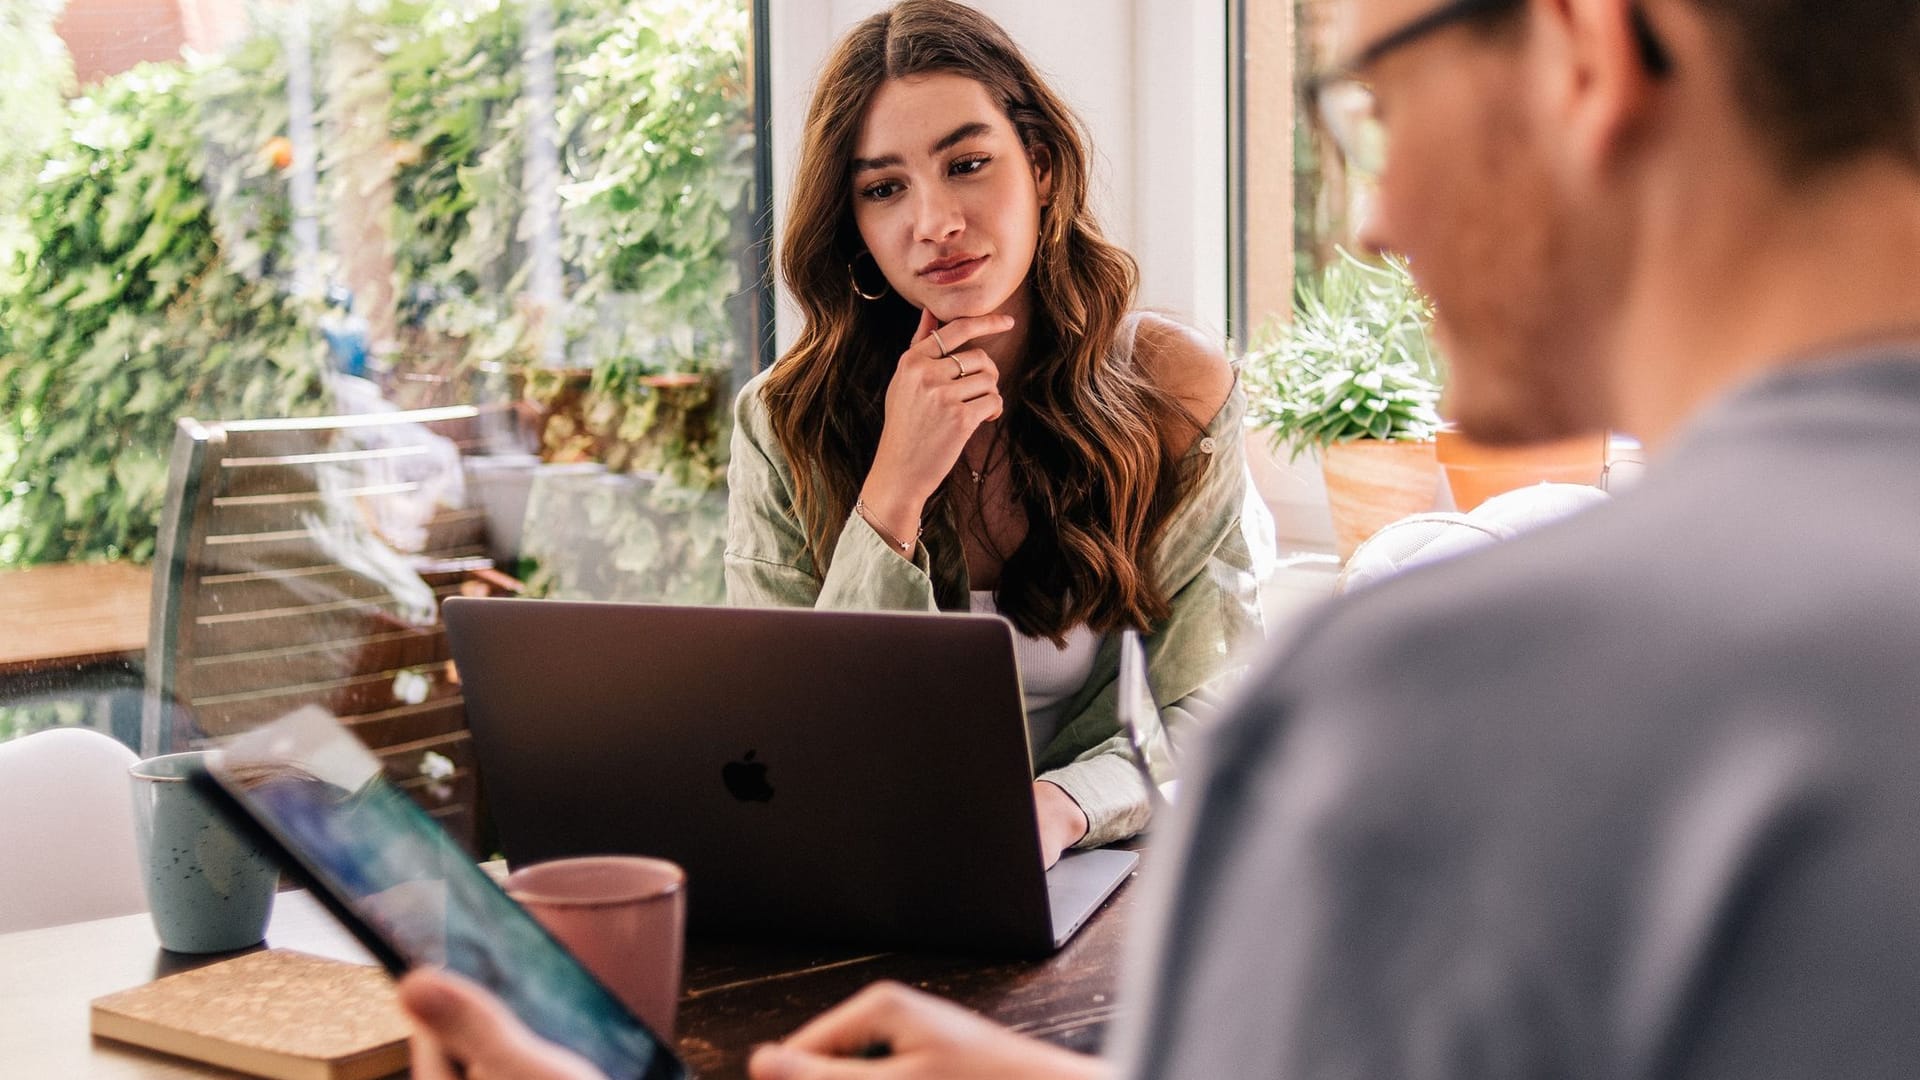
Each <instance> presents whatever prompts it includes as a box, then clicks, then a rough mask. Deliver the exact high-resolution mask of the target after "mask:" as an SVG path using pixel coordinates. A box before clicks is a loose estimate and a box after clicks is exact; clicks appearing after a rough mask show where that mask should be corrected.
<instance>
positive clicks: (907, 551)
mask: <svg viewBox="0 0 1920 1080" xmlns="http://www.w3.org/2000/svg"><path fill="white" fill-rule="evenodd" d="M853 512H854V513H856V514H859V515H860V520H861V521H864V522H866V523H867V527H868V528H870V529H872V530H873V531H874V532H875V533H878V534H879V536H880V539H882V540H885V541H886V542H887V546H888V547H896V548H899V549H900V554H902V555H905V556H906V557H907V558H909V559H911V558H913V546H914V544H918V543H919V542H920V536H921V534H922V533H924V532H926V531H927V530H926V529H925V528H924V527H922V528H918V529H915V530H913V543H907V544H903V543H901V542H900V541H898V540H895V539H894V538H893V534H892V533H890V532H888V531H887V530H885V529H883V528H881V527H880V523H879V522H877V521H875V520H873V511H871V510H868V509H867V501H866V500H865V499H855V500H853Z"/></svg>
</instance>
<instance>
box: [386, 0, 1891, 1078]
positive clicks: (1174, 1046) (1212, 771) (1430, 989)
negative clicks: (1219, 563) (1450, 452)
mask: <svg viewBox="0 0 1920 1080" xmlns="http://www.w3.org/2000/svg"><path fill="white" fill-rule="evenodd" d="M1338 10H1339V11H1340V13H1341V17H1342V19H1343V20H1344V21H1345V28H1346V32H1347V35H1348V37H1347V40H1349V41H1352V42H1356V43H1358V47H1356V48H1355V49H1354V50H1353V51H1352V52H1351V53H1349V54H1348V55H1349V56H1350V57H1351V60H1350V61H1349V62H1347V63H1345V64H1343V65H1341V66H1339V67H1338V68H1336V69H1334V70H1331V71H1328V72H1325V73H1321V74H1319V75H1317V76H1315V77H1314V78H1313V79H1311V80H1310V81H1309V84H1308V87H1307V92H1308V93H1309V94H1310V95H1311V96H1312V98H1313V100H1314V104H1315V106H1316V110H1317V112H1318V114H1319V116H1320V117H1321V119H1322V121H1323V123H1324V124H1325V127H1326V128H1327V134H1328V135H1329V136H1330V138H1331V140H1332V141H1333V142H1334V143H1335V144H1336V145H1337V146H1338V147H1339V148H1340V150H1341V151H1342V152H1343V153H1344V154H1345V155H1346V156H1347V158H1348V165H1349V167H1350V168H1354V169H1358V170H1362V171H1365V172H1367V173H1370V174H1372V176H1373V179H1374V182H1375V191H1374V195H1373V198H1372V200H1371V210H1372V214H1371V218H1370V220H1369V221H1368V222H1367V224H1366V226H1365V228H1364V230H1363V239H1364V241H1365V242H1366V243H1367V245H1368V246H1370V247H1372V248H1374V249H1377V250H1382V251H1397V252H1400V253H1402V254H1404V255H1406V256H1407V257H1408V259H1409V260H1410V263H1411V266H1412V268H1413V273H1414V275H1415V277H1416V278H1417V279H1418V280H1419V282H1420V284H1421V285H1422V286H1423V287H1424V288H1425V289H1426V291H1427V292H1428V293H1429V294H1430V295H1431V297H1432V299H1433V302H1434V306H1435V310H1436V312H1437V333H1438V335H1439V337H1440V340H1441V344H1442V346H1443V347H1444V349H1445V351H1446V353H1447V355H1448V356H1449V359H1450V373H1451V374H1450V386H1449V393H1450V395H1451V407H1452V411H1453V413H1454V415H1455V417H1456V419H1457V421H1458V423H1459V424H1460V425H1461V426H1462V427H1463V428H1465V429H1466V430H1467V431H1468V432H1469V433H1471V434H1474V435H1477V436H1480V437H1482V438H1486V439H1490V440H1494V441H1507V442H1525V441H1530V440H1536V439H1545V438H1551V437H1555V436H1561V435H1567V434H1573V433H1577V432H1582V431H1593V430H1597V429H1602V428H1611V429H1614V430H1621V431H1626V432H1629V433H1632V434H1634V435H1636V436H1638V437H1639V438H1640V439H1641V440H1642V441H1643V442H1644V443H1646V444H1648V445H1649V446H1650V447H1652V448H1653V449H1654V450H1655V453H1656V459H1655V463H1654V466H1653V468H1652V469H1651V470H1650V472H1649V474H1648V476H1647V478H1646V479H1645V480H1644V481H1643V483H1642V484H1641V485H1640V486H1639V487H1638V488H1636V489H1635V490H1634V491H1632V492H1629V493H1628V494H1627V495H1625V496H1624V497H1622V498H1620V499H1618V500H1615V501H1614V502H1613V503H1611V504H1610V505H1607V506H1605V507H1602V508H1600V509H1597V510H1594V511H1591V512H1589V513H1587V514H1585V515H1582V516H1581V517H1579V518H1577V519H1575V520H1572V521H1567V522H1563V523H1560V524H1558V525H1555V526H1551V527H1548V528H1544V529H1542V530H1540V531H1537V532H1535V533H1532V534H1530V535H1528V536H1526V537H1522V538H1520V539H1518V540H1515V541H1513V542H1511V543H1509V544H1506V545H1504V546H1501V547H1499V548H1495V549H1490V550H1488V551H1486V552H1483V553H1480V554H1476V555H1471V556H1466V557H1462V558H1460V559H1458V560H1456V561H1454V562H1451V563H1447V564H1441V565H1436V566H1432V567H1428V568H1424V569H1421V570H1417V571H1413V572H1410V573H1408V574H1406V575H1404V576H1402V577H1400V578H1397V579H1395V580H1393V581H1390V582H1386V583H1383V584H1381V585H1379V586H1377V587H1375V588H1372V589H1369V590H1366V591H1365V592H1363V593H1360V594H1357V595H1354V596H1351V597H1348V598H1346V599H1345V600H1343V601H1342V602H1340V603H1339V604H1337V605H1334V606H1332V607H1330V608H1328V609H1327V610H1325V611H1324V612H1322V613H1321V614H1320V615H1319V616H1318V617H1317V618H1316V619H1315V620H1314V621H1313V622H1312V623H1311V624H1310V625H1309V626H1307V627H1306V628H1305V629H1304V630H1302V631H1301V632H1299V633H1297V634H1296V635H1294V638H1293V644H1292V645H1291V647H1290V648H1289V650H1288V651H1287V652H1286V653H1285V654H1284V655H1280V656H1277V657H1275V658H1274V661H1273V663H1272V664H1271V665H1270V666H1269V668H1268V669H1267V670H1266V671H1265V673H1264V674H1263V675H1261V676H1259V677H1257V678H1256V679H1255V680H1254V684H1253V686H1252V687H1251V689H1250V692H1249V693H1248V694H1247V695H1246V697H1245V698H1244V699H1243V701H1242V702H1241V703H1240V705H1239V706H1238V708H1237V709H1235V710H1234V711H1233V712H1232V713H1231V714H1230V715H1229V716H1228V717H1226V718H1225V719H1223V720H1222V721H1221V722H1220V724H1219V725H1218V726H1217V728H1215V729H1214V730H1213V731H1212V732H1210V733H1209V736H1208V738H1207V739H1205V740H1203V744H1202V745H1201V746H1199V747H1198V748H1197V751H1196V752H1195V753H1194V754H1191V755H1189V757H1188V765H1189V768H1190V771H1189V777H1188V779H1187V780H1186V781H1185V783H1184V787H1185V789H1186V800H1185V802H1184V804H1183V805H1182V806H1181V808H1180V812H1179V813H1178V814H1177V815H1176V816H1175V817H1176V820H1175V823H1174V825H1173V826H1172V827H1171V828H1170V829H1168V828H1163V829H1162V830H1161V832H1160V835H1159V836H1157V837H1156V841H1155V846H1154V850H1153V852H1152V858H1151V862H1150V863H1149V867H1148V870H1147V871H1146V875H1147V876H1148V877H1149V878H1150V879H1151V880H1150V881H1149V882H1147V883H1146V884H1147V885H1148V887H1149V888H1151V889H1153V890H1154V893H1155V896H1154V898H1153V899H1154V903H1153V904H1152V905H1150V907H1151V909H1152V910H1153V911H1155V912H1156V913H1157V914H1155V915H1152V916H1147V917H1144V918H1143V920H1142V922H1141V924H1140V925H1137V926H1135V927H1134V930H1135V931H1137V932H1138V933H1139V934H1140V935H1141V937H1142V941H1143V944H1144V946H1145V947H1144V948H1142V949H1141V950H1139V951H1138V954H1137V955H1136V956H1135V957H1134V959H1135V961H1136V964H1135V977H1134V979H1133V980H1132V981H1131V982H1130V983H1129V985H1128V987H1127V989H1126V995H1125V1004H1126V1007H1127V1008H1128V1010H1129V1012H1128V1014H1127V1016H1126V1017H1125V1019H1124V1020H1123V1021H1122V1022H1120V1023H1118V1024H1116V1025H1115V1030H1114V1041H1115V1042H1116V1043H1117V1044H1118V1045H1117V1047H1116V1049H1117V1054H1116V1057H1117V1059H1118V1065H1117V1072H1118V1073H1119V1074H1120V1075H1125V1076H1142V1077H1203V1078H1209V1080H1214V1078H1236V1077H1283V1078H1293V1077H1299V1078H1329V1077H1405V1078H1448V1080H1451V1078H1461V1080H1465V1078H1469V1077H1471V1078H1477V1080H1486V1078H1499V1077H1574V1076H1585V1075H1594V1076H1603V1077H1622V1078H1629V1077H1649V1078H1650V1077H1684V1078H1712V1080H1720V1078H1727V1080H1733V1078H1739V1080H1752V1078H1756V1077H1759V1078H1766V1077H1786V1076H1793V1077H1807V1076H1836V1077H1842V1076H1843V1077H1849V1078H1860V1077H1895V1076H1900V1077H1906V1076H1912V1075H1915V1074H1916V1073H1920V1022H1916V1017H1920V854H1916V851H1915V842H1916V838H1917V837H1920V715H1916V713H1920V4H1915V3H1914V2H1913V0H1638V2H1635V0H1506V2H1497V0H1455V2H1452V3H1445V4H1441V5H1439V6H1433V5H1432V3H1431V0H1424V2H1423V0H1346V2H1345V3H1343V4H1341V5H1340V6H1339V8H1338ZM1268 137H1280V136H1279V135H1278V134H1277V133H1270V134H1269V135H1268ZM406 1000H407V1002H408V1003H409V1006H410V1007H411V1008H413V1009H414V1010H415V1011H416V1013H417V1014H418V1015H420V1016H421V1017H422V1021H423V1024H424V1026H425V1029H426V1030H428V1031H429V1032H432V1033H434V1035H436V1036H437V1037H438V1038H439V1041H440V1044H441V1045H444V1046H446V1047H448V1048H449V1049H451V1050H452V1052H453V1055H454V1056H455V1057H458V1058H461V1059H462V1060H466V1061H470V1062H472V1063H473V1064H474V1066H475V1074H476V1075H478V1074H479V1072H481V1071H483V1070H484V1069H486V1068H489V1067H491V1068H497V1069H501V1070H510V1071H516V1072H517V1073H518V1074H521V1075H552V1076H559V1075H567V1074H565V1073H563V1072H551V1073H544V1074H543V1073H539V1072H537V1071H534V1070H533V1069H532V1067H531V1066H530V1065H528V1064H527V1060H526V1059H524V1058H523V1057H519V1056H516V1054H518V1053H519V1052H520V1051H522V1050H524V1049H525V1044H524V1042H516V1041H515V1040H516V1039H518V1035H517V1034H516V1033H515V1027H516V1025H514V1024H512V1022H511V1021H510V1020H509V1019H506V1018H503V1017H502V1016H500V1015H498V1014H496V1013H490V1012H489V1011H488V1010H490V1009H493V1008H494V1006H493V1005H492V1003H490V1002H487V1001H485V1000H483V999H479V998H477V997H475V996H474V994H473V993H472V992H471V991H470V990H469V989H468V988H465V987H462V986H460V985H457V984H453V983H450V982H449V981H447V980H445V979H444V978H441V977H437V976H433V975H424V976H418V975H417V976H414V977H412V979H411V980H410V982H409V983H408V985H407V987H406ZM875 1047H882V1048H885V1049H886V1050H888V1051H890V1054H889V1056H886V1057H882V1058H874V1057H872V1056H871V1055H870V1051H872V1049H873V1048H875ZM523 1066H524V1068H523ZM752 1072H753V1075H754V1076H755V1077H756V1078H757V1080H842V1078H845V1080H861V1078H872V1080H909V1078H915V1077H935V1076H939V1077H972V1076H980V1077H986V1076H1036V1077H1037V1076H1061V1077H1066V1076H1101V1075H1109V1074H1110V1069H1109V1067H1108V1066H1106V1065H1103V1064H1101V1063H1099V1062H1096V1061H1093V1060H1092V1059H1086V1058H1080V1057H1076V1056H1074V1055H1071V1054H1067V1053H1065V1052H1063V1051H1060V1050H1057V1049H1054V1048H1051V1047H1047V1046H1045V1045H1043V1044H1041V1043H1037V1042H1033V1041H1030V1040H1026V1039H1023V1038H1020V1037H1017V1036H1014V1035H1012V1034H1010V1033H1007V1032H1005V1031H1003V1030H1001V1029H999V1028H996V1027H994V1026H993V1025H991V1024H989V1023H987V1022H986V1021H984V1020H981V1019H980V1018H978V1017H976V1016H973V1015H972V1014H970V1013H966V1012H964V1011H961V1010H959V1009H957V1008H955V1007H953V1006H950V1005H946V1004H944V1003H941V1002H938V1001H937V1000H935V999H932V998H928V997H926V996H924V995H920V994H917V993H914V992H912V991H908V990H904V989H901V988H898V987H891V988H888V987H882V988H875V989H870V990H869V991H866V992H864V993H862V994H861V995H859V996H857V997H855V998H854V999H852V1000H850V1001H849V1002H847V1003H846V1004H844V1005H842V1006H840V1007H838V1008H837V1009H835V1010H833V1011H831V1012H829V1013H828V1014H826V1015H825V1016H823V1017H821V1018H820V1019H818V1020H816V1021H815V1022H814V1023H812V1024H810V1025H808V1026H807V1027H806V1028H803V1029H802V1030H801V1031H800V1032H798V1033H796V1034H795V1035H794V1036H793V1037H791V1038H790V1039H788V1040H787V1041H786V1042H785V1043H783V1044H781V1045H780V1046H777V1047H771V1048H763V1049H762V1050H761V1051H760V1052H759V1053H758V1054H756V1056H755V1057H754V1059H753V1062H752ZM504 1074H505V1072H504V1071H503V1072H502V1075H504Z"/></svg>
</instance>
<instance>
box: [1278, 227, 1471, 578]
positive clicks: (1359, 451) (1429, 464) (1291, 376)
mask: <svg viewBox="0 0 1920 1080" xmlns="http://www.w3.org/2000/svg"><path fill="white" fill-rule="evenodd" d="M1431 314H1432V313H1431V310H1430V308H1429V307H1428V305H1427V301H1426V299H1425V297H1423V296H1421V295H1420V293H1419V291H1418V290H1417V289H1416V288H1414V285H1413V280H1412V278H1411V276H1409V275H1408V273H1407V269H1406V265H1405V264H1404V263H1402V262H1400V261H1398V260H1393V259H1389V260H1387V261H1386V262H1384V263H1382V264H1374V263H1370V262H1366V261H1364V260H1362V259H1359V258H1357V257H1355V256H1354V255H1353V254H1351V253H1350V252H1347V251H1345V250H1344V249H1341V250H1336V253H1335V258H1334V260H1333V262H1331V263H1329V264H1328V265H1327V266H1326V267H1325V268H1324V269H1323V270H1322V271H1321V272H1320V274H1319V276H1318V277H1317V278H1314V279H1311V280H1308V281H1304V282H1302V283H1301V285H1300V287H1299V289H1298V290H1297V291H1296V294H1295V298H1294V310H1293V320H1292V322H1291V323H1289V324H1287V325H1285V326H1282V327H1278V328H1276V329H1273V330H1270V331H1268V332H1266V333H1263V334H1262V335H1261V337H1260V338H1259V339H1258V340H1257V341H1256V344H1255V346H1254V347H1253V348H1252V349H1250V350H1249V351H1248V353H1247V358H1246V363H1245V365H1244V368H1243V375H1242V377H1243V379H1244V381H1245V385H1246V390H1247V400H1248V409H1249V412H1248V418H1249V422H1250V424H1251V425H1252V426H1253V427H1254V428H1256V429H1259V430H1263V431H1265V432H1267V433H1268V435H1269V437H1270V438H1271V439H1272V441H1273V444H1274V446H1275V448H1276V449H1284V450H1287V451H1288V452H1289V454H1290V456H1291V457H1293V458H1298V457H1299V455H1300V454H1302V453H1304V452H1307V451H1310V450H1311V451H1314V452H1316V453H1318V455H1319V457H1320V460H1321V466H1322V469H1323V471H1324V473H1325V475H1326V481H1327V503H1328V509H1329V511H1330V512H1331V514H1332V517H1333V526H1334V536H1335V540H1336V542H1337V543H1338V545H1339V549H1340V555H1341V557H1342V558H1345V557H1347V556H1348V555H1350V554H1352V552H1353V550H1354V548H1356V547H1358V546H1359V545H1360V542H1361V541H1363V540H1365V539H1366V538H1367V537H1368V536H1371V535H1372V534H1373V533H1374V532H1375V531H1377V530H1378V529H1379V528H1381V527H1382V526H1384V525H1386V524H1387V523H1388V522H1390V521H1393V520H1395V519H1397V518H1401V517H1404V516H1406V515H1407V514H1411V513H1418V512H1420V511H1422V510H1428V509H1431V508H1432V506H1433V501H1434V494H1435V491H1436V489H1437V487H1438V482H1439V477H1438V470H1437V466H1436V464H1435V458H1434V438H1435V435H1436V434H1437V432H1438V431H1439V430H1440V427H1441V419H1440V414H1439V412H1438V405H1439V401H1440V388H1441V380H1442V374H1441V369H1440V364H1439V358H1438V356H1437V354H1436V353H1435V351H1434V349H1433V345H1432V341H1431V339H1430V338H1429V336H1428V333H1427V326H1428V323H1429V321H1430V319H1431Z"/></svg>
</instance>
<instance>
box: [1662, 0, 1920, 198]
mask: <svg viewBox="0 0 1920 1080" xmlns="http://www.w3.org/2000/svg"><path fill="white" fill-rule="evenodd" d="M1693 2H1694V3H1695V4H1697V5H1699V6H1700V7H1701V8H1702V9H1704V10H1705V11H1706V12H1707V13H1708V15H1709V16H1710V17H1711V18H1712V19H1713V20H1714V21H1715V22H1717V23H1718V24H1719V26H1720V28H1721V29H1722V30H1723V31H1724V32H1725V33H1726V35H1727V40H1728V41H1729V42H1730V43H1731V45H1732V47H1733V48H1734V50H1735V53H1736V55H1735V64H1736V67H1735V78H1736V80H1737V83H1736V86H1737V88H1738V90H1739V92H1740V94H1741V96H1742V97H1743V98H1744V99H1745V102H1746V105H1747V108H1748V115H1749V117H1750V119H1751V120H1752V122H1753V124H1754V125H1755V128H1756V130H1758V131H1760V132H1761V133H1762V135H1763V137H1765V138H1766V139H1768V140H1769V141H1771V142H1772V143H1773V144H1774V146H1775V147H1776V149H1777V150H1778V152H1779V157H1780V160H1781V163H1782V164H1783V165H1784V166H1785V167H1786V170H1787V172H1788V174H1789V175H1791V176H1800V177H1804V176H1807V175H1809V174H1812V173H1817V172H1820V171H1822V170H1824V169H1825V168H1827V167H1829V166H1833V165H1838V164H1842V163H1845V162H1849V161H1852V160H1855V159H1857V158H1859V157H1862V156H1864V155H1868V154H1876V153H1880V154H1891V155H1893V156H1895V157H1897V158H1898V159H1899V160H1901V161H1904V162H1906V163H1907V164H1908V165H1911V166H1912V167H1913V168H1915V169H1920V0H1693Z"/></svg>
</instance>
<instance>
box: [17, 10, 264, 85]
mask: <svg viewBox="0 0 1920 1080" xmlns="http://www.w3.org/2000/svg"><path fill="white" fill-rule="evenodd" d="M245 28H246V16H245V8H244V7H243V6H242V0H67V7H66V10H65V11H63V12H62V13H61V14H60V18H59V21H58V22H56V23H55V24H54V29H55V30H56V31H57V32H58V33H59V34H60V37H61V39H62V40H64V41H65V42H66V43H67V51H68V52H70V53H72V54H73V73H74V75H75V76H76V77H78V78H79V80H80V81H81V82H82V83H91V82H97V81H99V80H101V79H104V78H106V77H107V76H109V75H117V74H119V73H120V72H122V71H125V70H127V69H128V68H130V67H132V66H134V65H135V64H138V63H141V62H142V61H146V60H177V59H179V57H180V49H181V47H182V46H184V45H191V46H193V47H194V48H195V49H197V50H200V51H202V52H214V51H217V50H218V49H219V48H220V47H221V46H223V45H225V44H226V43H228V42H229V41H231V40H232V39H233V37H234V36H235V35H236V34H237V33H238V32H240V31H242V30H244V29H245Z"/></svg>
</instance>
